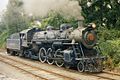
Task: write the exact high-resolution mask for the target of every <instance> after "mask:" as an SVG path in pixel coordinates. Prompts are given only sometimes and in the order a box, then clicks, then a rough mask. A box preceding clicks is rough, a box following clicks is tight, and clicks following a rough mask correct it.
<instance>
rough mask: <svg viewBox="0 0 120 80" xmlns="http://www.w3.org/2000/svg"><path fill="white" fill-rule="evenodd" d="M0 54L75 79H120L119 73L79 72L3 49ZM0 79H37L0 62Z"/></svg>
mask: <svg viewBox="0 0 120 80" xmlns="http://www.w3.org/2000/svg"><path fill="white" fill-rule="evenodd" d="M0 54H2V55H5V56H8V57H11V58H14V59H17V60H20V61H22V62H24V63H29V64H32V65H34V66H37V67H39V68H42V69H45V70H49V71H53V72H56V73H58V74H63V75H65V76H68V77H73V78H75V79H76V80H110V79H111V80H120V74H119V75H113V74H112V75H111V74H106V73H100V74H86V73H79V72H78V71H75V70H68V69H65V68H58V67H56V66H55V65H48V64H47V63H44V64H42V63H40V62H38V61H35V60H29V59H22V58H19V57H16V56H9V55H7V54H6V52H3V51H2V52H0ZM45 75H46V76H47V74H45ZM109 78H110V79H109ZM0 80H38V79H37V78H35V77H33V76H31V75H29V74H27V73H25V72H23V71H21V70H19V69H16V68H14V67H12V66H10V65H8V64H5V63H3V62H0ZM39 80H40V79H39ZM58 80H59V79H58Z"/></svg>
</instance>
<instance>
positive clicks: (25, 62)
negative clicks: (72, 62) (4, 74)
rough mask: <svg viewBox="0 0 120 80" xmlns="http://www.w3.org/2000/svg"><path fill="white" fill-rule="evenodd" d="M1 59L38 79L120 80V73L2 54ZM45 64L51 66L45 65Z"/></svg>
mask: <svg viewBox="0 0 120 80" xmlns="http://www.w3.org/2000/svg"><path fill="white" fill-rule="evenodd" d="M0 61H2V62H4V63H6V64H9V65H11V66H13V67H15V68H17V69H19V70H21V71H24V72H26V73H28V74H30V75H32V76H34V77H36V79H39V80H41V79H43V80H49V79H52V80H88V79H89V80H119V79H120V75H119V74H113V73H109V72H103V73H99V74H86V73H79V72H78V71H75V70H66V69H64V68H57V67H56V66H54V65H52V66H49V65H48V64H42V63H40V62H38V61H33V60H29V59H21V58H19V57H15V56H14V57H13V56H8V55H6V54H0ZM45 66H49V68H48V67H45Z"/></svg>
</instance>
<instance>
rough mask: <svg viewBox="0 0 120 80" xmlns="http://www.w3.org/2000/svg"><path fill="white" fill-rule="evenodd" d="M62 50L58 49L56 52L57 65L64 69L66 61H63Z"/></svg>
mask: <svg viewBox="0 0 120 80" xmlns="http://www.w3.org/2000/svg"><path fill="white" fill-rule="evenodd" d="M60 51H61V50H60V49H58V50H57V51H56V52H55V58H56V60H55V64H56V65H57V66H58V67H62V66H63V65H64V60H63V54H62V53H60Z"/></svg>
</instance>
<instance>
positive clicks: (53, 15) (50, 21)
mask: <svg viewBox="0 0 120 80" xmlns="http://www.w3.org/2000/svg"><path fill="white" fill-rule="evenodd" d="M63 23H69V24H71V25H72V26H73V27H74V28H75V27H77V26H78V25H77V22H76V21H75V18H74V17H72V18H66V17H65V16H64V15H62V14H60V13H57V12H50V13H49V14H48V16H47V18H44V19H43V20H42V28H45V27H46V26H48V25H50V26H53V27H55V28H59V26H60V25H61V24H63Z"/></svg>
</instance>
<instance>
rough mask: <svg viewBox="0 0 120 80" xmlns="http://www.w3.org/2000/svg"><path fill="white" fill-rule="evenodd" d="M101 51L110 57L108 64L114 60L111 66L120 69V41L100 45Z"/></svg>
mask: <svg viewBox="0 0 120 80" xmlns="http://www.w3.org/2000/svg"><path fill="white" fill-rule="evenodd" d="M100 48H101V51H102V53H103V54H104V55H106V56H108V57H109V59H108V62H110V60H112V62H111V63H109V64H111V66H114V67H120V39H116V40H107V41H105V42H102V43H100Z"/></svg>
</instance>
